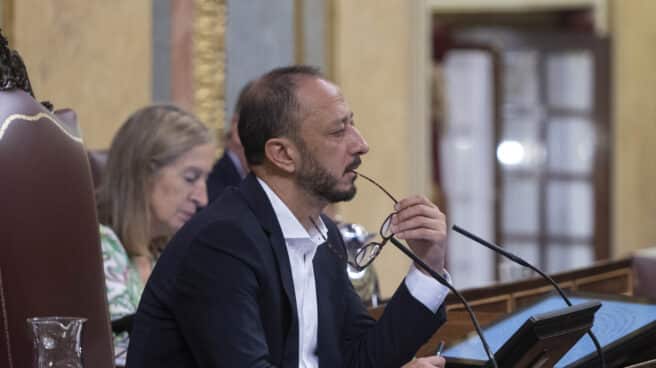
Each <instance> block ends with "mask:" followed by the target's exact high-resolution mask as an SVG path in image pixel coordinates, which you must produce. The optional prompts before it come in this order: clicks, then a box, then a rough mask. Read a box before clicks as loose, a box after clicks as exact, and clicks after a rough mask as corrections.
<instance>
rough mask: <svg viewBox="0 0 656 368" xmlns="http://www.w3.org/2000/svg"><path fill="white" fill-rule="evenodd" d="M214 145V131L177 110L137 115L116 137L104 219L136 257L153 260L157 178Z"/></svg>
mask: <svg viewBox="0 0 656 368" xmlns="http://www.w3.org/2000/svg"><path fill="white" fill-rule="evenodd" d="M208 143H214V139H213V136H212V134H211V132H210V131H209V129H207V127H205V125H204V124H203V123H201V122H200V121H199V120H198V119H197V118H196V117H195V116H193V115H192V114H190V113H188V112H186V111H184V110H182V109H180V108H178V107H176V106H173V105H151V106H147V107H144V108H142V109H140V110H137V111H136V112H135V113H134V114H132V115H131V116H130V117H129V118H128V120H127V121H126V122H125V123H124V124H123V126H122V127H121V128H120V129H119V131H118V132H117V133H116V136H115V137H114V139H113V140H112V144H111V147H110V149H109V154H108V157H107V164H106V167H105V170H104V172H103V177H102V181H101V185H100V188H99V189H98V194H97V199H98V220H99V222H100V223H101V224H103V225H106V226H109V227H110V228H112V229H113V230H114V231H115V232H116V234H117V236H118V237H119V239H120V240H121V242H122V243H123V246H124V247H125V249H126V251H127V252H128V254H129V255H130V256H144V255H153V254H152V250H151V247H152V243H153V240H154V239H153V236H152V233H151V229H150V224H151V213H150V193H149V191H150V187H151V186H150V185H151V182H152V179H153V177H154V176H155V175H156V174H157V172H158V170H159V169H160V168H162V167H163V166H166V165H168V164H170V163H172V162H173V161H175V160H176V159H177V158H179V157H180V156H182V155H183V154H185V153H186V152H189V151H190V150H191V149H193V148H195V147H197V146H200V145H204V144H208ZM160 240H161V239H160Z"/></svg>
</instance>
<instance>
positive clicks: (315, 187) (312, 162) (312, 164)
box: [297, 143, 360, 203]
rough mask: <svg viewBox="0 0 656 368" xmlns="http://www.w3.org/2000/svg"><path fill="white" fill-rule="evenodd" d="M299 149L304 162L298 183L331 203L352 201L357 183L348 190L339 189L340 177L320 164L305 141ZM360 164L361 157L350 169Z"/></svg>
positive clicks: (317, 196)
mask: <svg viewBox="0 0 656 368" xmlns="http://www.w3.org/2000/svg"><path fill="white" fill-rule="evenodd" d="M298 146H299V150H300V153H301V156H302V157H303V162H302V163H301V167H300V168H299V171H298V176H297V180H298V184H299V185H300V186H301V188H303V189H305V190H306V191H307V192H308V193H310V194H312V195H313V196H315V197H316V198H319V199H322V200H325V201H327V202H329V203H337V202H343V201H350V200H351V199H353V197H355V192H356V188H355V185H351V187H350V188H349V189H347V190H339V189H337V186H338V184H339V178H338V177H336V176H334V175H332V174H331V173H329V172H328V170H326V169H325V168H323V167H322V166H321V164H319V162H318V161H317V160H316V159H315V158H314V156H313V155H312V154H311V153H310V152H309V150H308V149H307V147H306V146H305V144H304V143H300V144H299V145H298ZM359 165H360V158H356V159H355V161H354V162H353V163H352V164H351V165H349V167H348V168H347V171H348V170H349V169H353V170H355V169H356V168H357V167H358V166H359Z"/></svg>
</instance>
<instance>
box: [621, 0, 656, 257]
mask: <svg viewBox="0 0 656 368" xmlns="http://www.w3.org/2000/svg"><path fill="white" fill-rule="evenodd" d="M610 10H611V14H610V18H611V34H612V43H613V83H614V90H613V109H614V113H613V122H614V137H613V146H614V147H613V150H614V155H613V165H614V173H613V182H612V186H613V202H612V203H613V216H612V224H613V233H614V236H613V242H612V243H613V246H614V249H613V254H614V255H615V256H623V255H626V254H627V253H629V252H630V251H633V250H635V249H638V248H644V247H646V246H649V245H651V246H656V187H655V185H654V183H656V72H655V71H654V68H655V65H656V23H655V22H654V14H656V2H654V1H652V0H612V6H611V9H610Z"/></svg>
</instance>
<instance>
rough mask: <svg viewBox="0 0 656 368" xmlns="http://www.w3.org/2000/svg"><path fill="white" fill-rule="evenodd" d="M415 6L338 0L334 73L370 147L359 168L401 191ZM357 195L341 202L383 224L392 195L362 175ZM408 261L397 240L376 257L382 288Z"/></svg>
mask: <svg viewBox="0 0 656 368" xmlns="http://www.w3.org/2000/svg"><path fill="white" fill-rule="evenodd" d="M409 11H410V9H409V7H408V6H407V2H406V0H394V1H391V0H390V1H378V0H359V1H351V0H337V1H336V2H335V18H334V19H335V27H334V30H335V35H334V36H335V38H334V45H335V49H334V50H333V51H334V58H335V59H334V73H335V79H336V82H337V83H338V84H339V85H340V86H341V87H342V90H343V92H344V94H345V96H346V98H347V101H348V102H349V103H350V105H351V109H352V110H353V111H354V113H355V124H356V126H357V127H358V128H359V129H360V131H361V132H362V133H363V135H364V137H365V138H366V139H367V141H368V143H369V146H370V147H371V150H370V152H369V154H368V155H366V156H364V157H363V165H362V167H361V170H360V171H362V172H363V173H365V174H367V175H369V176H372V177H374V178H375V179H377V180H378V181H379V182H380V183H381V184H383V185H384V186H385V187H386V188H387V189H388V190H389V191H391V192H392V194H394V195H395V196H397V197H402V196H406V195H408V194H409V192H410V188H412V178H410V177H408V175H407V171H408V169H407V165H408V163H409V162H411V157H410V150H409V148H408V143H407V142H408V141H409V139H410V138H409V136H408V135H409V134H410V133H411V132H410V131H409V129H408V128H407V126H408V124H407V122H408V120H409V119H410V116H411V113H412V112H411V111H410V106H409V103H408V93H407V91H408V89H409V86H410V84H411V82H412V81H411V78H410V77H409V76H408V75H407V73H406V71H407V70H409V69H410V65H409V63H410V58H409V57H408V56H407V55H408V50H409V46H408V30H409V26H408V22H409V20H410V14H409ZM357 183H358V195H357V197H356V199H355V200H354V201H353V202H351V203H348V204H344V205H341V207H340V210H339V212H340V214H341V216H342V217H343V218H344V219H345V220H347V221H349V222H358V223H361V224H363V225H364V226H365V227H366V228H367V229H368V230H369V231H372V232H373V231H378V229H379V227H380V224H381V222H382V221H383V220H384V219H385V217H386V216H387V215H388V214H389V213H390V212H391V211H392V202H391V201H390V200H389V199H388V198H387V197H386V196H385V195H384V194H383V193H382V192H380V191H379V190H378V189H376V188H375V187H373V186H372V185H370V184H368V183H367V182H365V181H364V180H362V179H359V180H358V181H357ZM408 265H409V262H407V261H406V260H405V256H404V255H403V254H401V253H400V252H399V251H398V250H396V249H395V248H394V247H393V246H392V245H389V246H387V247H386V248H385V249H384V251H383V253H382V254H381V256H380V258H379V259H378V260H377V261H376V263H375V268H376V270H377V272H378V275H379V277H380V281H381V286H382V291H383V294H384V296H389V295H390V294H391V293H392V292H393V291H394V290H395V289H396V287H397V286H398V283H399V282H400V281H401V280H402V278H403V277H404V276H405V274H406V272H407V269H408Z"/></svg>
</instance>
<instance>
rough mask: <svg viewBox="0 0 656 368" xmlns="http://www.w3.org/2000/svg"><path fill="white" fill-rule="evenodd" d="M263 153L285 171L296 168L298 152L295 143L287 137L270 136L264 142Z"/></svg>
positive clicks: (288, 171) (291, 170) (289, 171)
mask: <svg viewBox="0 0 656 368" xmlns="http://www.w3.org/2000/svg"><path fill="white" fill-rule="evenodd" d="M264 155H265V156H266V157H267V159H268V160H269V161H271V163H272V164H273V165H274V166H276V167H278V168H279V169H281V170H283V171H285V172H286V173H289V174H291V173H294V172H295V171H296V169H297V167H298V166H297V165H298V162H299V161H298V160H299V158H300V157H299V154H298V150H297V149H296V145H295V144H294V142H292V141H291V140H290V139H289V138H284V137H279V138H271V139H269V140H268V141H267V142H266V143H265V144H264Z"/></svg>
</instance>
